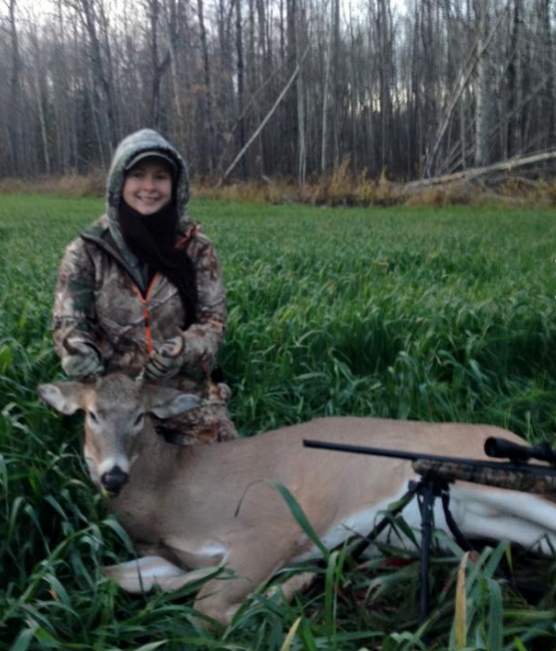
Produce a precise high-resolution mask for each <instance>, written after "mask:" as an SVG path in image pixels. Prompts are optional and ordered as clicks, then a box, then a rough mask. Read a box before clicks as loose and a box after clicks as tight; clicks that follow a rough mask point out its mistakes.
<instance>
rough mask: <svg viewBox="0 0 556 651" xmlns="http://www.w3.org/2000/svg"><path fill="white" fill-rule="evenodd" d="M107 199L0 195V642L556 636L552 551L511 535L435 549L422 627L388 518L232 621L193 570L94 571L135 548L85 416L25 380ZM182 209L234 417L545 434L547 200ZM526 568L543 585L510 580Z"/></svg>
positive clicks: (47, 366)
mask: <svg viewBox="0 0 556 651" xmlns="http://www.w3.org/2000/svg"><path fill="white" fill-rule="evenodd" d="M101 210H102V200H99V199H60V198H58V197H56V196H52V195H49V196H32V195H20V196H13V195H5V196H3V197H2V203H1V205H0V233H1V235H2V239H3V244H4V246H3V247H2V249H1V250H0V255H1V257H2V269H3V273H2V274H0V314H1V315H2V318H1V319H0V387H1V391H0V497H1V510H0V531H2V534H1V535H0V566H1V567H2V590H1V592H0V647H1V648H5V649H12V650H13V651H25V650H26V649H49V648H52V649H76V650H81V649H83V650H85V649H87V650H88V649H99V650H100V649H103V650H104V649H122V650H123V649H134V650H140V651H151V650H153V649H157V648H160V649H164V650H166V649H168V650H171V651H173V650H175V651H183V649H218V650H225V649H229V650H230V651H232V650H234V651H238V650H244V649H245V650H247V649H248V650H249V651H251V650H260V651H288V650H289V649H292V650H293V649H296V650H298V649H303V650H306V651H315V650H316V649H319V650H320V649H326V650H328V649H338V650H340V651H344V650H346V651H350V650H354V651H356V650H361V649H369V650H377V651H378V649H381V650H386V651H402V650H404V651H409V650H410V649H438V650H443V649H465V648H467V649H488V651H498V650H499V649H500V650H502V649H508V650H509V649H515V650H517V651H522V650H523V649H528V650H535V649H547V648H552V647H554V646H555V645H556V640H555V637H556V630H555V627H554V612H555V608H556V600H555V595H554V585H555V584H556V583H555V581H554V563H553V562H552V561H551V560H546V559H535V558H533V557H531V556H530V555H523V553H522V552H517V553H518V555H517V557H516V555H515V554H516V550H512V551H510V550H509V548H508V547H507V545H505V544H503V543H501V544H500V545H497V546H494V547H492V548H486V549H485V550H484V551H482V552H480V553H478V554H472V555H471V556H464V554H463V552H462V551H461V550H460V549H459V548H458V547H457V546H456V545H455V544H454V543H450V546H449V549H450V551H451V553H449V554H448V555H442V554H435V556H434V562H433V567H432V570H431V581H432V595H433V611H432V613H431V616H430V618H429V619H428V621H427V623H426V624H425V625H424V626H423V627H420V626H419V623H418V605H417V594H418V586H419V577H418V567H419V563H418V552H417V550H416V549H415V548H414V547H411V546H410V547H409V549H408V548H407V547H406V548H401V547H400V545H399V544H398V542H399V541H397V540H396V537H395V536H393V537H392V539H391V540H390V541H389V543H388V544H386V545H385V546H383V547H382V549H381V554H380V555H379V556H377V557H375V558H373V559H371V560H368V561H364V562H361V563H357V564H355V565H353V564H352V563H351V562H350V560H349V558H348V557H347V556H346V555H345V553H344V552H343V551H342V550H339V551H337V552H334V553H333V554H330V555H329V556H328V558H327V559H326V562H325V563H324V565H322V566H316V567H314V568H313V569H314V570H315V571H316V572H317V573H318V575H319V580H318V582H317V584H316V585H315V586H314V587H313V588H311V589H310V590H309V592H308V593H306V594H304V595H300V596H299V597H297V598H296V599H295V600H294V601H293V602H292V603H291V604H287V603H285V602H284V600H283V599H282V598H281V595H280V592H279V590H278V591H274V593H273V594H272V595H271V596H268V595H265V594H264V593H263V592H262V591H261V592H258V593H256V594H255V595H254V596H253V597H252V598H251V599H250V600H249V602H248V603H247V604H246V605H245V606H244V607H243V608H242V609H241V611H240V612H239V613H238V615H237V617H236V618H235V620H234V622H233V623H232V624H231V625H230V626H229V627H228V628H227V629H226V630H225V631H216V632H212V633H211V632H206V631H203V630H202V629H200V628H199V624H198V622H197V620H196V619H195V613H194V612H193V609H192V594H193V592H194V589H195V588H196V586H191V587H188V588H184V589H182V590H180V591H178V592H176V593H172V594H160V593H156V594H154V595H145V596H135V597H134V596H129V595H126V594H124V593H123V592H122V591H120V590H117V589H116V588H115V586H114V585H113V584H111V583H110V582H108V581H107V580H106V579H105V578H104V577H103V575H102V573H101V567H102V566H103V565H106V564H110V563H114V562H117V561H118V560H123V559H128V558H130V557H132V555H133V549H132V545H131V543H130V541H129V540H128V538H127V536H126V534H125V533H124V532H123V531H122V529H121V528H120V527H119V525H118V524H117V523H116V522H115V520H114V519H113V518H112V517H111V516H110V515H108V513H107V512H106V509H105V506H104V504H103V502H102V500H101V499H100V497H99V496H98V495H97V494H96V493H95V491H94V490H93V488H92V486H91V485H90V483H89V481H88V479H87V477H86V470H85V468H84V463H83V461H82V457H81V453H80V449H79V448H80V444H79V430H80V422H79V418H77V419H70V420H69V421H68V420H67V419H63V418H62V417H60V416H58V415H56V414H54V413H52V412H51V411H49V410H48V409H47V408H46V407H45V406H44V405H42V404H41V403H39V402H38V401H37V398H36V393H35V387H36V385H37V384H38V383H39V382H44V381H50V380H52V379H54V378H60V377H62V374H61V370H60V367H59V364H58V360H57V358H56V356H55V355H54V353H53V351H52V344H51V339H50V333H49V327H50V310H51V303H52V292H53V287H54V282H55V278H56V272H57V265H58V263H59V259H60V257H61V255H62V251H63V247H64V246H65V244H66V243H67V242H68V241H69V240H70V239H71V238H72V237H74V236H75V234H76V233H77V232H78V231H79V229H80V228H82V227H83V226H84V225H86V224H87V223H89V222H90V221H92V220H93V219H94V218H95V217H96V215H98V214H99V213H100V212H101ZM191 212H192V214H193V215H194V216H195V218H197V219H199V220H200V221H201V222H202V223H203V225H204V228H205V231H206V232H207V234H208V235H209V237H210V238H211V239H212V240H213V241H214V242H215V244H216V247H217V250H218V252H219V254H220V258H221V260H222V263H223V267H224V271H225V279H226V286H227V289H228V304H229V324H228V332H227V337H226V343H225V346H224V349H223V351H222V355H221V360H220V361H221V366H222V367H223V370H224V373H225V376H226V379H227V381H228V383H229V384H230V385H231V387H232V390H233V399H232V402H231V411H232V415H233V418H234V420H235V422H236V423H237V425H238V428H239V430H240V431H241V433H242V434H243V435H245V436H249V435H254V434H255V433H257V432H260V431H264V430H268V429H271V428H273V427H276V426H281V425H285V424H289V423H296V422H301V421H305V420H308V419H310V418H313V417H317V416H324V415H348V414H352V415H366V416H386V417H393V418H410V419H418V420H429V421H460V422H485V423H490V424H495V425H501V426H504V427H508V428H510V429H512V430H514V431H516V432H517V433H520V434H522V435H523V436H525V437H526V438H528V439H529V440H530V441H532V442H540V441H548V442H549V443H550V444H554V443H555V439H554V428H555V425H556V400H555V398H556V358H555V357H554V354H553V351H554V348H555V345H556V302H555V299H554V297H555V296H556V277H555V273H554V271H555V267H554V262H553V261H554V250H555V249H556V219H555V217H556V216H555V214H554V212H553V211H549V210H537V211H534V210H524V209H515V208H514V209H511V210H510V209H508V210H506V209H504V210H501V209H495V208H493V207H483V208H477V207H450V206H448V207H444V208H442V209H438V208H433V209H431V208H428V207H412V208H409V207H400V206H396V207H395V208H375V209H372V210H369V209H358V208H352V209H345V208H327V207H318V208H317V207H309V206H303V205H299V204H291V205H287V206H277V205H269V204H266V203H233V202H231V200H230V198H227V199H226V200H222V201H209V200H205V199H203V200H197V201H194V202H193V204H192V206H191ZM433 452H434V451H433ZM370 524H371V523H370ZM398 526H403V524H401V523H399V524H398ZM461 568H463V569H461ZM523 568H525V570H526V571H525V574H526V575H527V576H526V578H527V580H528V581H529V582H531V580H532V579H535V585H534V586H533V587H534V589H533V587H531V585H529V586H528V587H527V588H524V587H523V585H522V582H521V581H519V580H517V578H516V575H517V574H519V572H520V571H521V573H523ZM291 571H299V570H291ZM458 575H459V576H460V581H459V583H458ZM283 578H284V576H282V577H279V580H281V579H283ZM518 578H519V577H518ZM464 605H465V608H464V607H463V606H464Z"/></svg>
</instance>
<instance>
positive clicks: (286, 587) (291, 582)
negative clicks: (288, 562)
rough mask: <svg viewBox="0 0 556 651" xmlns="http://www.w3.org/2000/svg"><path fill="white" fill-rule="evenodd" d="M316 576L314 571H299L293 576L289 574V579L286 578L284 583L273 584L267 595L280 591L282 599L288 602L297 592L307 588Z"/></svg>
mask: <svg viewBox="0 0 556 651" xmlns="http://www.w3.org/2000/svg"><path fill="white" fill-rule="evenodd" d="M316 577H317V575H316V573H315V572H300V573H299V574H294V575H293V576H290V578H289V579H286V580H285V581H284V583H280V584H278V585H273V586H272V587H271V588H270V589H269V590H268V596H269V597H270V596H272V595H274V594H276V593H277V592H282V594H283V595H284V599H285V600H286V601H288V602H289V601H291V600H292V599H293V598H294V596H295V595H296V594H297V593H298V592H303V591H304V590H307V588H309V586H310V585H311V584H312V583H313V581H314V580H315V579H316Z"/></svg>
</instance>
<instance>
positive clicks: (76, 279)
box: [52, 238, 100, 366]
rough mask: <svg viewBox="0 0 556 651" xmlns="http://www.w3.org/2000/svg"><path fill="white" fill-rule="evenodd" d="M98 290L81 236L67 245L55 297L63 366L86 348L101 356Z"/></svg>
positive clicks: (56, 331)
mask: <svg viewBox="0 0 556 651" xmlns="http://www.w3.org/2000/svg"><path fill="white" fill-rule="evenodd" d="M94 289H95V270H94V264H93V261H92V259H91V257H90V256H89V253H88V251H87V245H86V243H85V242H84V241H83V240H82V239H81V238H77V239H76V240H74V241H73V242H71V243H70V244H69V245H68V247H67V248H66V251H65V254H64V257H63V259H62V262H61V264H60V269H59V271H58V282H57V284H56V290H55V296H54V308H53V323H52V329H53V336H54V348H55V350H56V352H57V353H58V356H59V357H60V359H61V361H62V365H63V366H65V364H64V362H66V361H68V358H69V357H72V356H75V355H79V354H81V351H83V350H91V351H94V352H96V354H97V355H98V356H99V358H100V351H99V345H98V341H97V336H96V334H95V333H96V322H97V319H96V309H95V294H94Z"/></svg>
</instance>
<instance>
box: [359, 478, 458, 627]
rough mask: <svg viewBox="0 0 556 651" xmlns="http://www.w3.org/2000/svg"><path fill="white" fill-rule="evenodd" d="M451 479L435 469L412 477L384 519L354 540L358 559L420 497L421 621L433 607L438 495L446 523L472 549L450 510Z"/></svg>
mask: <svg viewBox="0 0 556 651" xmlns="http://www.w3.org/2000/svg"><path fill="white" fill-rule="evenodd" d="M449 490H450V489H449V483H448V482H447V481H446V480H445V479H443V478H442V477H440V476H438V475H437V474H436V473H435V472H434V471H429V472H427V473H426V474H424V475H423V476H422V477H421V479H419V480H418V481H415V480H411V481H410V482H409V484H408V488H407V491H406V492H405V493H404V494H403V495H402V497H401V498H400V499H399V500H398V502H397V503H396V504H395V505H394V506H393V507H392V508H391V509H389V510H388V514H387V515H385V516H384V517H383V518H382V519H381V520H380V522H378V523H377V524H376V525H375V526H374V527H373V529H372V530H371V531H370V532H369V533H368V534H367V535H366V536H364V537H363V538H362V539H361V538H359V539H358V540H357V542H356V543H355V544H354V546H353V548H352V550H351V551H350V555H351V556H352V557H353V558H354V559H355V560H357V559H358V558H359V556H361V554H362V553H363V551H364V550H365V549H366V548H367V547H368V545H369V544H370V543H372V542H373V541H374V540H375V539H376V538H377V537H378V536H379V535H380V534H381V533H382V532H383V531H384V529H386V527H388V525H390V524H392V518H393V517H395V516H397V515H399V514H400V513H401V512H402V511H403V510H404V509H405V507H406V506H407V505H408V504H409V503H410V502H411V500H413V499H414V498H415V499H417V504H418V506H419V514H420V516H421V548H420V556H419V624H420V625H421V624H423V623H424V622H425V621H426V619H427V617H428V615H429V611H430V589H429V567H430V553H431V545H432V533H433V528H434V502H435V500H436V498H437V497H440V498H441V500H442V506H443V509H444V516H445V518H446V523H447V524H448V527H449V528H450V531H451V532H452V535H453V536H454V538H455V539H456V541H457V542H458V544H459V545H460V547H462V548H463V549H469V545H468V543H467V542H466V540H465V538H464V536H463V534H462V533H461V531H460V530H459V529H458V527H457V525H456V523H455V521H454V519H453V517H452V514H451V513H450V510H449V503H450V492H449Z"/></svg>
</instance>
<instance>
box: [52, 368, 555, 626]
mask: <svg viewBox="0 0 556 651" xmlns="http://www.w3.org/2000/svg"><path fill="white" fill-rule="evenodd" d="M39 394H40V396H41V398H42V399H43V400H44V401H45V402H47V403H48V404H49V405H51V406H52V407H54V408H55V409H57V410H58V411H60V412H62V413H64V414H71V413H73V412H75V411H76V410H79V409H82V410H83V411H84V412H85V442H84V455H85V459H86V461H87V465H88V468H89V471H90V474H91V478H92V480H93V481H94V482H95V483H96V484H97V485H98V486H99V487H101V488H103V489H106V490H107V491H108V492H110V493H112V496H111V497H110V506H111V508H112V510H113V511H114V513H115V514H116V516H117V517H118V519H119V521H120V522H121V523H122V525H123V526H124V528H125V529H126V531H127V532H128V534H129V535H130V536H131V538H132V539H133V540H134V541H135V542H136V544H137V546H138V549H139V550H140V551H141V553H143V554H144V557H143V558H141V559H139V560H138V561H130V562H128V563H123V564H121V565H116V566H112V567H109V568H106V573H107V574H108V576H110V577H111V578H113V579H114V580H115V581H116V582H117V583H118V584H119V585H121V586H122V588H124V589H125V590H128V591H130V592H141V591H144V590H149V589H151V588H152V587H154V586H158V587H159V588H161V589H162V590H175V589H177V588H180V587H182V586H183V585H185V584H187V583H189V582H191V581H196V580H198V579H200V578H206V577H207V576H210V575H211V574H212V573H215V572H216V571H217V570H218V568H221V567H222V566H223V565H224V566H225V567H226V568H227V569H228V570H229V571H231V572H232V573H233V578H231V579H230V574H229V572H227V573H226V576H225V577H222V576H221V575H218V574H215V576H214V577H213V578H211V579H209V580H208V581H206V582H205V583H204V584H203V585H202V587H201V589H200V590H199V593H198V595H197V598H196V601H195V606H196V608H197V609H198V610H199V611H200V612H201V613H204V614H206V615H207V616H209V617H212V618H214V619H216V620H219V621H220V622H222V623H227V622H229V621H230V619H231V617H232V616H233V614H234V612H235V611H236V610H237V608H238V607H239V606H240V605H241V603H242V602H243V600H244V599H245V598H246V597H247V596H248V595H249V594H250V593H251V592H252V591H253V590H254V589H256V588H257V586H259V585H260V584H261V583H262V582H264V581H266V580H267V579H269V578H270V577H271V576H272V575H273V574H274V573H275V572H277V571H278V570H280V569H281V568H282V567H284V566H285V565H287V564H289V563H291V562H292V561H294V560H298V559H302V558H308V557H310V556H314V555H316V554H317V550H316V549H315V548H314V546H313V544H312V543H311V541H310V540H309V539H308V538H307V536H306V535H305V534H304V532H303V530H302V529H301V528H300V526H299V524H298V523H297V521H296V520H295V519H294V517H293V516H292V515H291V512H290V510H289V508H288V506H287V505H286V503H285V502H284V500H283V498H282V497H281V495H280V494H279V493H278V491H277V490H276V488H275V487H274V486H273V485H272V483H275V482H280V483H282V484H284V485H285V486H286V487H287V488H288V489H289V490H290V492H291V493H292V494H293V495H294V496H295V498H296V499H297V501H298V502H299V504H300V505H301V507H302V509H303V510H304V512H305V514H306V515H307V517H308V518H309V520H310V522H311V524H312V526H313V527H314V529H315V530H316V532H317V534H318V535H319V536H320V538H321V539H322V540H323V541H324V543H325V544H326V545H327V546H328V547H332V546H335V545H337V544H339V543H341V541H342V540H344V539H345V538H347V537H349V536H350V535H351V534H352V533H353V531H354V530H355V531H359V532H362V533H367V532H368V531H369V530H370V529H371V528H372V525H373V523H374V521H375V519H376V517H377V515H378V514H379V512H380V511H381V510H383V509H384V508H385V507H387V505H388V504H389V503H390V502H392V501H393V500H395V499H396V498H398V497H399V496H401V495H402V494H403V493H404V492H405V490H406V488H407V484H408V481H409V480H410V479H413V478H415V473H414V471H413V470H412V468H411V465H410V462H409V461H404V460H398V459H385V458H378V457H372V456H365V455H357V454H346V453H341V452H330V451H322V450H315V449H308V448H304V447H303V444H302V441H303V439H304V438H313V439H320V440H324V441H334V442H338V443H351V444H355V445H367V446H372V447H386V448H398V449H403V450H407V451H415V452H429V453H435V454H442V455H448V456H464V457H471V458H476V459H484V458H485V455H484V452H483V445H484V441H485V439H486V438H487V437H489V436H503V437H504V438H507V439H509V440H510V441H515V442H520V443H522V442H523V441H522V440H521V439H520V438H519V437H517V436H515V435H514V434H512V433H511V432H508V431H506V430H503V429H500V428H497V427H490V426H486V425H467V424H457V423H453V424H437V423H421V422H415V421H403V420H387V419H378V418H352V417H345V418H320V419H316V420H313V421H310V422H308V423H303V424H301V425H294V426H291V427H284V428H281V429H277V430H275V431H272V432H268V433H267V434H264V435H260V436H256V437H252V438H245V439H239V440H235V441H230V442H226V443H219V444H216V445H212V446H197V447H187V448H184V447H176V446H172V445H169V444H167V443H166V442H165V441H164V440H163V439H161V438H160V437H159V436H158V435H157V434H156V433H155V431H154V428H153V425H152V422H151V419H150V417H149V415H150V414H155V415H156V416H157V417H159V418H165V417H168V416H170V415H175V414H177V413H180V412H182V411H185V410H188V409H192V408H195V407H196V406H197V405H198V399H197V398H195V396H189V395H184V394H181V393H178V392H177V391H176V390H174V389H168V388H163V387H158V386H152V385H142V384H140V383H138V382H135V381H133V380H131V379H129V378H128V377H126V376H125V375H121V374H114V375H110V376H107V377H105V378H103V379H100V380H98V381H97V383H96V385H89V384H80V383H76V382H65V383H64V382H59V383H53V384H45V385H41V386H40V387H39ZM451 494H452V498H451V505H452V512H453V515H454V517H455V520H456V522H457V524H458V525H459V527H460V528H461V530H462V531H463V533H464V534H466V535H470V536H485V537H489V538H493V539H507V540H510V541H515V542H517V543H520V544H522V545H525V546H529V547H537V548H539V549H540V550H541V551H543V552H545V553H551V548H554V546H555V545H556V507H555V506H554V505H553V504H552V503H551V502H549V501H548V500H547V499H544V498H542V497H538V496H535V495H531V494H525V493H518V492H515V491H510V490H504V489H497V488H491V487H486V486H479V485H477V484H468V483H463V482H456V483H455V484H454V485H453V488H452V493H451ZM404 517H406V519H408V520H409V523H410V524H411V525H413V526H418V515H417V512H416V510H415V509H412V508H409V509H407V510H406V511H404ZM436 526H437V527H440V528H445V522H444V518H443V516H442V514H441V513H437V514H436ZM308 580H309V577H308V576H307V575H300V576H294V577H293V579H291V580H290V582H289V583H288V582H287V583H286V585H285V586H284V592H285V593H286V595H287V596H288V597H289V596H291V595H292V594H293V593H294V592H295V590H297V589H299V588H301V587H303V586H304V585H305V584H306V583H307V582H308Z"/></svg>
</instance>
